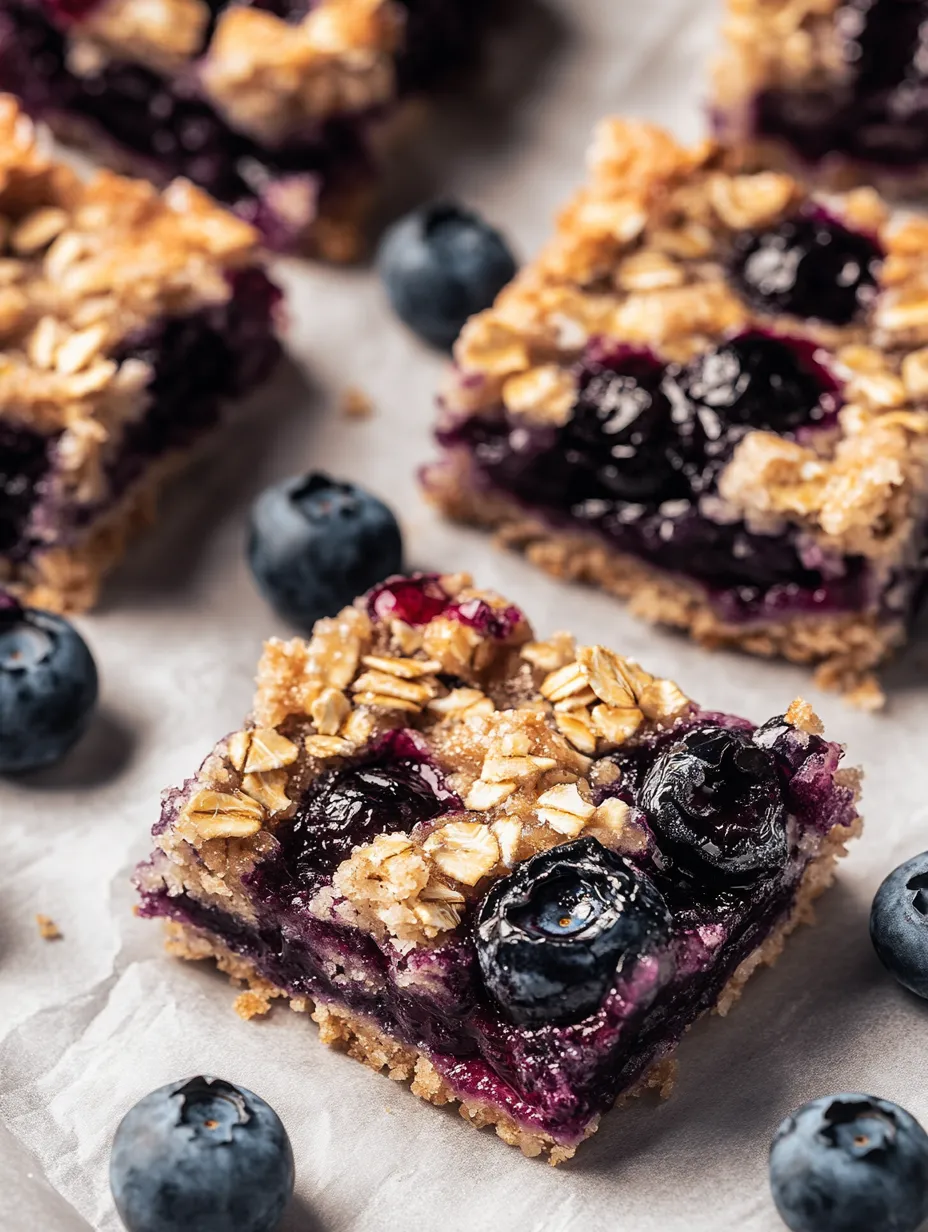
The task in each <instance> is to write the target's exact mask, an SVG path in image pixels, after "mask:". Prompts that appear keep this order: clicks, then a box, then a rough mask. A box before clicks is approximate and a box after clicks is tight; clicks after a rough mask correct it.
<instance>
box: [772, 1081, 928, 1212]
mask: <svg viewBox="0 0 928 1232" xmlns="http://www.w3.org/2000/svg"><path fill="white" fill-rule="evenodd" d="M770 1187H771V1190H772V1191H773V1200H774V1202H775V1203H776V1205H777V1210H778V1211H779V1212H780V1215H781V1216H782V1218H783V1220H784V1222H785V1223H786V1225H787V1227H789V1228H791V1229H792V1232H877V1230H878V1229H879V1232H915V1229H916V1228H918V1226H919V1225H920V1224H921V1223H922V1221H923V1220H924V1219H925V1217H926V1216H928V1134H926V1133H925V1131H924V1130H923V1129H922V1127H921V1125H919V1123H918V1121H916V1120H915V1118H914V1117H913V1116H912V1115H911V1114H910V1113H908V1112H906V1111H905V1109H904V1108H900V1107H899V1105H898V1104H893V1103H890V1102H889V1100H885V1099H877V1098H876V1096H873V1095H829V1096H826V1097H825V1098H824V1099H816V1100H813V1101H812V1102H811V1103H808V1104H803V1105H802V1107H801V1108H798V1109H797V1110H796V1111H795V1112H793V1113H791V1114H790V1115H789V1116H788V1117H787V1118H786V1120H785V1121H784V1122H783V1124H782V1125H781V1126H780V1128H779V1129H778V1130H777V1132H776V1136H775V1137H774V1139H773V1144H772V1145H771V1148H770Z"/></svg>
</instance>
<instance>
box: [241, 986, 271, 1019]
mask: <svg viewBox="0 0 928 1232" xmlns="http://www.w3.org/2000/svg"><path fill="white" fill-rule="evenodd" d="M233 1008H234V1010H235V1012H236V1014H238V1016H239V1018H244V1019H245V1021H246V1022H247V1021H248V1020H249V1019H250V1018H259V1017H261V1015H262V1014H266V1013H267V1012H268V1011H269V1010H270V1008H271V1003H270V1001H269V1000H268V998H267V997H262V996H261V994H260V993H257V992H252V991H250V990H249V991H248V992H243V993H240V994H239V995H238V996H237V997H236V998H235V1005H234V1007H233Z"/></svg>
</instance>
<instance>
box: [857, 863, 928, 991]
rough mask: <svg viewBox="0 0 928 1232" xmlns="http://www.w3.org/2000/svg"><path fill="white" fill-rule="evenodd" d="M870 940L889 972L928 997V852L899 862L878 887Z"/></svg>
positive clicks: (905, 984) (902, 983)
mask: <svg viewBox="0 0 928 1232" xmlns="http://www.w3.org/2000/svg"><path fill="white" fill-rule="evenodd" d="M870 939H871V940H872V942H873V948H874V949H875V950H876V952H877V956H878V957H879V959H880V962H881V963H882V964H883V966H884V967H885V968H886V969H887V971H889V972H890V973H891V974H892V975H894V976H895V977H896V979H897V980H898V981H899V983H900V984H901V985H902V986H903V987H904V988H908V989H909V991H910V992H914V993H915V994H916V995H917V996H919V997H925V998H926V999H928V851H923V852H922V853H921V855H918V856H913V857H912V859H911V860H906V862H905V864H900V865H899V867H898V868H896V869H894V870H893V871H892V872H891V873H890V874H889V876H888V877H887V878H886V880H885V881H884V882H883V884H882V885H881V886H880V888H879V889H878V890H877V892H876V897H875V898H874V900H873V907H872V908H871V911H870Z"/></svg>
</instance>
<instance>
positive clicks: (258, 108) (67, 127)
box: [0, 0, 482, 260]
mask: <svg viewBox="0 0 928 1232" xmlns="http://www.w3.org/2000/svg"><path fill="white" fill-rule="evenodd" d="M481 6H482V0H481V3H477V4H475V3H474V2H473V0H236V2H234V3H230V0H145V3H140V2H139V0H2V2H0V89H6V90H10V91H12V92H13V93H15V94H17V95H18V96H19V97H20V98H21V99H22V100H23V103H24V105H25V107H26V108H27V109H28V110H29V111H30V112H31V113H32V114H33V115H36V116H40V117H41V118H42V119H43V120H45V121H46V122H48V123H49V124H50V125H51V126H52V127H53V128H54V129H55V131H56V133H57V134H58V135H59V136H61V137H63V138H64V139H66V140H72V141H75V142H77V143H78V144H81V145H84V146H89V147H90V148H92V149H93V150H94V152H95V153H97V154H98V155H100V156H102V157H104V158H106V159H107V160H108V161H110V162H111V163H113V164H115V165H116V167H117V169H119V170H128V171H131V172H133V173H135V174H139V175H145V176H148V177H149V178H151V179H153V180H154V181H155V182H156V183H166V182H168V181H169V180H170V179H172V178H174V177H176V176H184V177H186V178H187V179H190V180H192V181H193V182H194V183H195V184H197V185H199V186H200V187H201V188H204V189H205V190H206V191H207V192H209V193H211V194H212V195H213V196H214V197H215V198H216V199H217V200H219V201H221V202H223V203H224V204H225V205H227V206H229V207H230V208H231V209H232V210H234V212H235V213H236V214H238V215H239V216H241V217H242V218H244V219H245V220H246V221H248V222H251V223H253V224H254V225H255V226H257V227H258V228H259V229H260V231H261V232H262V234H263V237H264V240H265V242H266V243H268V244H269V245H270V246H272V247H274V248H277V249H280V250H289V251H301V252H305V253H313V254H316V255H320V256H323V257H326V258H329V259H332V260H348V259H352V258H353V257H355V256H357V255H358V251H359V248H360V247H361V244H362V233H363V221H364V216H365V214H366V212H367V208H368V204H369V199H370V196H371V180H372V167H373V161H374V160H373V157H372V150H373V146H376V145H379V144H382V143H384V142H385V141H386V139H387V131H388V130H392V129H393V128H396V127H398V124H397V123H395V121H399V120H400V113H399V108H398V104H399V102H400V101H401V100H402V99H404V98H405V97H407V96H408V95H410V94H411V93H413V92H416V91H419V90H421V89H423V88H425V87H427V86H429V85H431V84H434V83H436V82H437V81H438V80H440V79H441V78H442V77H443V76H444V75H446V74H447V73H448V72H449V71H451V70H452V69H453V68H454V67H455V66H456V65H459V64H461V63H463V62H465V61H466V60H467V59H468V58H469V56H470V54H471V53H472V52H473V50H474V48H475V44H476V40H477V36H478V34H479V32H480V29H481V24H482V19H481V16H480V9H481Z"/></svg>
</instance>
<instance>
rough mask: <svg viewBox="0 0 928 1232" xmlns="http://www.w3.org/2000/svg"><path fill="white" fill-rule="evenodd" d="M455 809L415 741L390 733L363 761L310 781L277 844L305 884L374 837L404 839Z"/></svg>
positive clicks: (454, 800)
mask: <svg viewBox="0 0 928 1232" xmlns="http://www.w3.org/2000/svg"><path fill="white" fill-rule="evenodd" d="M454 806H457V807H458V808H459V807H460V801H459V800H458V798H457V796H455V794H454V793H453V792H452V791H450V790H449V789H448V788H447V786H446V785H445V782H444V779H443V778H442V775H441V773H440V771H439V770H438V769H437V768H436V767H435V766H433V765H432V763H431V762H430V761H428V760H427V759H426V758H425V756H424V754H423V753H422V751H421V750H420V748H419V747H418V745H417V744H416V743H415V737H414V735H412V734H410V733H407V732H404V731H402V730H400V731H394V732H389V733H388V734H387V735H386V736H384V737H383V738H382V739H381V740H380V741H379V742H378V743H377V745H376V746H375V747H374V748H373V749H372V750H371V752H370V753H369V754H368V755H367V756H366V757H365V759H364V760H363V761H361V762H355V763H353V764H349V765H346V766H341V767H339V768H338V769H335V770H325V771H323V773H322V774H320V775H318V777H316V778H315V779H313V781H312V782H311V783H310V785H309V788H308V789H307V791H306V793H305V795H304V796H303V798H302V799H301V800H300V802H299V804H298V805H297V808H296V812H295V814H294V818H293V825H292V826H291V827H290V829H289V830H288V831H287V833H286V834H285V835H283V836H282V838H281V841H282V843H283V845H284V848H285V858H286V859H287V861H288V863H290V865H291V866H292V867H293V869H294V872H295V874H296V876H297V878H298V880H300V881H302V882H304V883H309V882H312V881H313V880H314V879H315V878H318V877H319V876H324V875H325V874H327V873H330V872H332V870H333V869H334V868H336V867H337V866H338V865H339V864H340V863H341V862H342V860H347V858H348V856H349V855H350V854H351V850H352V848H353V847H360V846H363V845H364V844H365V843H369V842H370V841H371V840H372V839H373V838H374V837H375V836H376V835H377V834H381V833H384V832H387V831H389V832H392V831H397V830H403V831H405V832H406V833H407V834H408V833H409V831H410V830H412V828H413V826H415V825H416V824H417V823H418V822H420V821H427V820H429V819H430V818H432V817H437V816H438V815H439V814H440V813H445V812H447V811H448V810H449V809H450V808H452V807H454Z"/></svg>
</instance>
